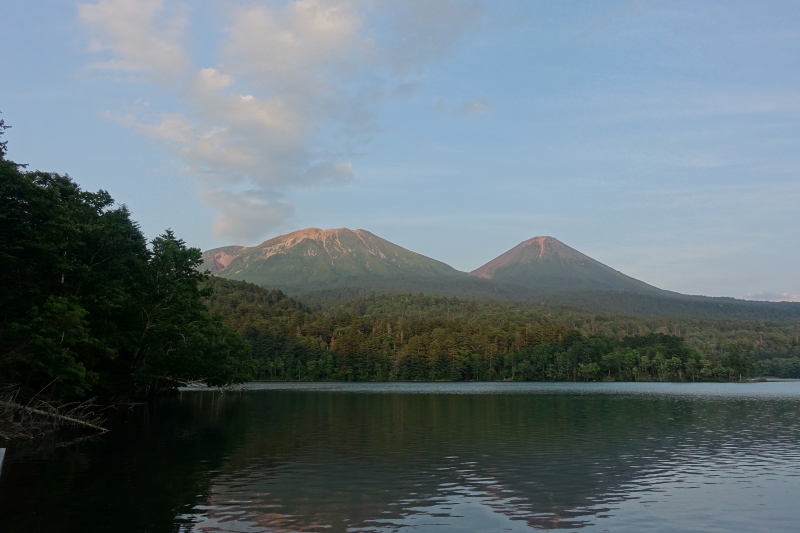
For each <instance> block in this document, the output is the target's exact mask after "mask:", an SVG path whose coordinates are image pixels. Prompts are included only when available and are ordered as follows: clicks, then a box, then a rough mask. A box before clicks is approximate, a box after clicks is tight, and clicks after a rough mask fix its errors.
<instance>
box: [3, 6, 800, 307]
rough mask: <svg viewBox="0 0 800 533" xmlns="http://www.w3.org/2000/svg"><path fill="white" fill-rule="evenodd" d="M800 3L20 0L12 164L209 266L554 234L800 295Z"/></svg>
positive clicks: (616, 256) (604, 252) (472, 251)
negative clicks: (270, 255)
mask: <svg viewBox="0 0 800 533" xmlns="http://www.w3.org/2000/svg"><path fill="white" fill-rule="evenodd" d="M799 28H800V3H797V2H794V1H786V2H771V1H764V2H757V3H756V2H749V1H733V0H725V1H719V2H715V1H710V0H709V1H704V2H696V1H685V2H683V1H678V0H676V1H670V2H666V1H646V0H639V1H607V2H582V1H577V0H575V1H570V0H567V1H560V2H537V1H533V0H519V1H513V0H493V1H481V0H437V1H435V2H431V1H430V0H402V1H400V0H397V1H391V0H331V1H322V0H298V1H269V0H267V1H251V2H246V1H240V2H234V1H231V0H196V1H180V0H176V1H173V0H99V1H97V0H87V1H82V2H70V1H64V0H37V2H20V1H16V0H0V35H2V40H3V47H2V53H0V68H1V69H2V72H3V75H2V78H0V80H2V81H0V111H2V113H3V114H2V118H3V119H4V120H5V121H6V123H7V124H10V125H11V126H12V129H9V130H7V132H6V134H5V136H4V138H5V139H6V140H8V141H9V144H8V148H9V154H8V157H9V158H10V159H12V160H14V161H17V162H20V163H27V164H28V165H29V167H28V168H29V169H39V170H46V171H53V172H58V173H61V174H68V175H70V176H71V177H72V178H73V179H75V180H76V181H77V182H78V183H79V184H80V185H81V186H82V187H83V188H84V189H87V190H97V189H104V190H107V191H109V192H110V193H111V195H112V196H113V197H114V198H115V200H116V201H117V202H118V203H121V204H126V205H127V206H128V207H129V208H130V209H131V211H132V213H133V218H134V219H135V220H137V221H138V222H139V223H140V224H141V226H142V228H143V230H144V231H145V233H146V234H147V235H148V236H149V237H151V238H152V237H155V236H156V235H158V234H159V233H160V232H162V231H163V230H164V229H166V228H172V229H173V230H174V231H175V232H176V233H177V235H178V236H180V237H182V238H183V239H185V240H186V241H187V243H188V244H190V245H192V246H196V247H199V248H201V249H203V250H206V249H210V248H214V247H218V246H224V245H228V244H240V245H254V244H258V243H260V242H262V241H264V240H266V239H268V238H271V237H274V236H277V235H281V234H284V233H288V232H291V231H294V230H298V229H302V228H306V227H319V228H338V227H348V228H351V229H356V228H363V229H366V230H369V231H371V232H372V233H375V234H376V235H379V236H380V237H383V238H385V239H388V240H390V241H392V242H394V243H396V244H399V245H400V246H403V247H405V248H408V249H411V250H414V251H416V252H419V253H422V254H424V255H427V256H430V257H433V258H436V259H438V260H441V261H444V262H446V263H448V264H450V265H452V266H453V267H455V268H457V269H460V270H464V271H470V270H474V269H476V268H478V267H479V266H481V265H482V264H484V263H486V262H488V261H489V260H491V259H492V258H494V257H496V256H497V255H499V254H501V253H503V252H505V251H506V250H508V249H510V248H511V247H513V246H515V245H516V244H518V243H519V242H521V241H523V240H525V239H529V238H531V237H534V236H537V235H550V236H553V237H555V238H557V239H559V240H561V241H562V242H564V243H566V244H568V245H569V246H572V247H573V248H576V249H578V250H580V251H581V252H583V253H585V254H587V255H589V256H591V257H593V258H595V259H597V260H598V261H601V262H603V263H605V264H607V265H609V266H611V267H613V268H615V269H617V270H620V271H622V272H624V273H626V274H628V275H630V276H633V277H635V278H638V279H641V280H642V281H645V282H647V283H650V284H653V285H655V286H658V287H660V288H663V289H668V290H673V291H678V292H683V293H689V294H703V295H709V296H733V297H737V298H742V297H744V298H749V299H765V300H790V301H800V29H799Z"/></svg>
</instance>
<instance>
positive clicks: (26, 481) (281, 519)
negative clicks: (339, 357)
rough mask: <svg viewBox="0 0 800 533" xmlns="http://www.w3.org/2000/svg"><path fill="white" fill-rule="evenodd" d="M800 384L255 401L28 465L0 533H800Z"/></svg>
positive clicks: (437, 390) (175, 403) (57, 451)
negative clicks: (550, 531) (546, 532)
mask: <svg viewBox="0 0 800 533" xmlns="http://www.w3.org/2000/svg"><path fill="white" fill-rule="evenodd" d="M799 408H800V383H797V382H788V383H772V382H770V383H747V384H709V383H703V384H700V383H698V384H690V383H685V384H668V383H588V384H580V383H374V384H373V383H370V384H367V383H361V384H347V383H306V384H303V383H256V384H252V385H250V386H249V387H248V390H246V391H240V392H225V393H223V394H221V393H219V392H212V391H203V392H199V391H185V392H181V393H180V394H178V395H176V396H173V397H169V398H162V399H159V400H158V401H155V402H153V403H151V404H149V405H147V406H146V408H138V409H137V410H133V411H131V412H130V414H129V415H128V417H127V422H120V423H119V424H118V425H116V426H114V427H113V429H112V431H111V432H110V433H108V434H107V435H104V436H100V437H95V438H91V439H88V440H85V441H81V442H77V443H71V444H67V445H64V443H61V444H59V443H53V444H50V445H47V446H38V447H37V448H35V449H34V448H31V447H24V446H23V447H20V446H17V447H12V448H9V450H8V451H7V452H6V455H5V461H4V464H3V466H2V472H1V473H0V531H3V532H5V533H11V532H35V531H47V532H65V531H80V532H94V531H98V532H99V531H104V532H105V531H113V532H126V531H131V532H133V531H135V532H145V531H147V532H160V531H173V532H190V531H191V532H194V531H197V532H200V531H202V532H219V531H225V532H247V533H255V532H267V531H276V532H278V531H279V532H288V531H330V532H338V531H353V532H360V531H386V532H388V531H415V532H428V531H459V530H460V531H535V530H548V529H559V530H564V531H586V532H595V531H598V532H599V531H614V532H620V531H623V532H625V531H630V532H641V531H665V532H666V531H703V532H709V531H719V532H736V531H741V532H753V531H769V532H776V531H797V530H798V527H800V526H798V523H800V505H799V504H798V497H799V496H800V418H799V413H800V409H799Z"/></svg>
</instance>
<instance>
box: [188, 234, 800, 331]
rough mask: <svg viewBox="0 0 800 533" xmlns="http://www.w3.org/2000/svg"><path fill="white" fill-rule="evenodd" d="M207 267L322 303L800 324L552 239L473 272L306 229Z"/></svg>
mask: <svg viewBox="0 0 800 533" xmlns="http://www.w3.org/2000/svg"><path fill="white" fill-rule="evenodd" d="M201 268H202V269H207V270H210V271H211V272H212V273H213V274H216V275H218V276H220V277H223V278H229V279H235V280H243V281H249V282H251V283H255V284H258V285H261V286H262V287H267V288H275V289H281V290H283V291H284V292H286V293H288V294H290V295H293V296H296V297H299V298H301V299H302V300H303V301H305V302H313V303H314V304H315V305H317V306H327V305H337V304H336V302H344V301H350V300H354V299H357V298H363V297H365V296H369V295H370V294H373V293H382V294H386V293H420V292H421V293H425V294H429V295H434V294H438V295H441V296H458V297H461V298H471V299H477V300H505V301H518V302H531V303H537V304H544V305H550V306H561V307H564V306H566V307H570V308H577V309H586V310H592V311H600V312H606V313H613V314H619V315H636V316H664V317H667V316H673V317H707V318H731V319H743V320H769V321H791V322H800V304H797V303H788V302H779V303H771V302H748V301H744V300H736V299H734V298H710V297H706V296H689V295H684V294H679V293H675V292H670V291H665V290H662V289H658V288H656V287H653V286H652V285H648V284H647V283H644V282H642V281H639V280H637V279H634V278H631V277H630V276H626V275H625V274H623V273H621V272H618V271H616V270H614V269H613V268H611V267H608V266H606V265H604V264H602V263H600V262H598V261H595V260H594V259H592V258H591V257H589V256H587V255H584V254H582V253H581V252H579V251H577V250H575V249H573V248H570V247H569V246H567V245H565V244H563V243H562V242H560V241H558V240H556V239H554V238H552V237H534V238H533V239H530V240H527V241H525V242H522V243H520V244H519V245H517V246H515V247H514V248H512V249H511V250H509V251H508V252H506V253H504V254H502V255H500V256H499V257H497V258H495V259H493V260H492V261H489V262H488V263H486V264H485V265H483V266H482V267H480V268H478V269H476V270H474V271H472V272H471V273H469V274H468V273H466V272H460V271H458V270H456V269H454V268H452V267H451V266H449V265H447V264H445V263H442V262H441V261H437V260H435V259H432V258H430V257H426V256H424V255H421V254H418V253H416V252H412V251H411V250H407V249H405V248H403V247H401V246H398V245H396V244H393V243H391V242H389V241H387V240H385V239H382V238H380V237H378V236H377V235H374V234H372V233H370V232H369V231H366V230H363V229H357V230H350V229H347V228H340V229H331V230H321V229H317V228H309V229H305V230H300V231H295V232H294V233H289V234H287V235H281V236H280V237H275V238H274V239H270V240H268V241H266V242H264V243H262V244H260V245H258V246H253V247H246V246H225V247H222V248H216V249H214V250H209V251H207V252H204V253H203V265H202V266H201Z"/></svg>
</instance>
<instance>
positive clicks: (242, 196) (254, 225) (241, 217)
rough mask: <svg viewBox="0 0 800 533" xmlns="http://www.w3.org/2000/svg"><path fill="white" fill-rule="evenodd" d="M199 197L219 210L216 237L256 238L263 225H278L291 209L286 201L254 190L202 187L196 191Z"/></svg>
mask: <svg viewBox="0 0 800 533" xmlns="http://www.w3.org/2000/svg"><path fill="white" fill-rule="evenodd" d="M200 198H201V199H202V200H203V201H205V202H206V203H208V204H210V205H213V206H215V207H217V208H218V209H219V210H220V214H219V215H218V216H217V218H216V219H215V220H214V234H215V236H217V237H229V236H232V235H233V236H236V237H239V238H242V239H256V238H258V237H260V236H261V235H262V234H263V232H264V228H265V227H267V228H269V227H275V226H277V225H279V224H280V223H281V222H283V221H284V220H286V219H287V218H289V217H291V216H292V213H293V212H294V209H293V208H292V206H291V205H290V204H288V203H286V202H284V201H281V200H276V199H275V198H269V197H265V196H264V195H263V193H262V192H261V191H257V190H253V191H244V192H239V193H234V192H231V191H226V190H224V189H204V190H202V191H200Z"/></svg>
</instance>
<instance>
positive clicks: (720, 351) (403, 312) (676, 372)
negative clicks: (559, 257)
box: [206, 277, 800, 381]
mask: <svg viewBox="0 0 800 533" xmlns="http://www.w3.org/2000/svg"><path fill="white" fill-rule="evenodd" d="M207 286H208V287H210V288H211V289H212V291H211V296H210V297H209V298H208V299H207V300H206V302H207V305H208V306H209V309H210V311H211V313H212V314H214V315H217V316H220V317H221V318H222V320H223V322H224V323H225V324H226V325H227V326H228V327H230V328H231V329H233V330H234V331H237V332H238V333H239V334H240V335H241V336H242V337H243V338H244V339H245V340H246V341H247V342H248V343H249V344H250V346H251V348H252V353H253V357H254V359H255V361H256V364H257V367H258V370H257V372H258V376H259V378H261V379H269V380H300V381H302V380H343V381H356V380H361V381H363V380H378V381H380V380H543V381H567V380H569V381H599V380H609V381H611V380H623V381H739V380H743V379H747V378H750V377H753V376H756V375H770V376H776V375H777V376H778V377H795V376H797V375H798V370H800V364H798V363H800V357H799V356H800V348H799V346H800V342H798V341H799V340H800V326H798V325H797V324H787V323H777V324H769V323H750V322H743V321H735V320H719V319H695V320H691V319H684V318H681V319H643V318H639V317H620V316H614V315H597V314H593V313H588V312H586V311H581V310H579V309H570V308H559V307H553V306H535V305H531V304H519V303H511V302H484V301H475V300H464V299H459V298H455V297H437V296H426V295H422V294H418V295H413V294H407V295H374V296H370V297H364V298H360V299H356V300H352V301H349V302H345V303H342V302H339V301H338V300H336V301H331V302H327V303H326V302H324V301H317V302H315V304H314V305H313V306H311V305H308V304H304V303H302V302H300V301H298V300H296V299H294V298H290V297H288V296H287V295H285V294H284V293H282V292H281V291H279V290H265V289H262V288H260V287H258V286H256V285H253V284H249V283H246V282H240V281H230V280H224V279H221V278H216V277H215V278H211V279H210V280H209V281H208V282H207Z"/></svg>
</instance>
